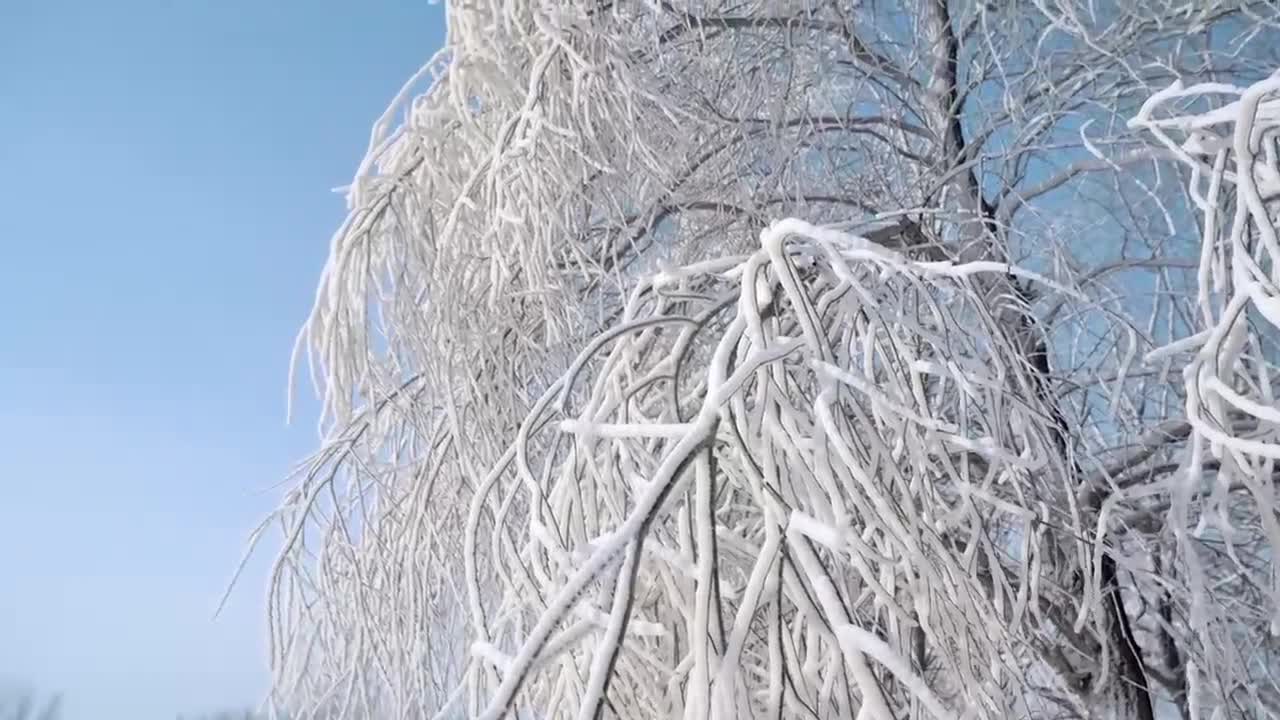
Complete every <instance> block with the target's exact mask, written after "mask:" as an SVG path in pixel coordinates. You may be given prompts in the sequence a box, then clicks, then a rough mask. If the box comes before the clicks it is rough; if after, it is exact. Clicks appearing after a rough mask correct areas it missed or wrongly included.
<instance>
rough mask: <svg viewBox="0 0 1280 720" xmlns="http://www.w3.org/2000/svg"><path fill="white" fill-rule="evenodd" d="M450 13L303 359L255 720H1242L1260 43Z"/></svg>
mask: <svg viewBox="0 0 1280 720" xmlns="http://www.w3.org/2000/svg"><path fill="white" fill-rule="evenodd" d="M448 18H449V35H448V40H447V42H446V47H445V49H444V51H442V53H441V54H439V55H437V56H436V58H434V59H433V60H432V61H431V62H430V63H428V64H427V65H426V66H425V67H424V68H423V70H422V71H421V72H420V73H419V74H418V76H416V77H415V78H414V79H413V80H411V81H410V83H409V84H408V85H406V87H405V89H404V90H403V91H402V92H401V94H400V96H399V97H398V98H397V99H396V101H395V102H394V103H393V104H392V106H391V108H390V109H389V110H388V111H387V113H386V115H384V116H383V118H382V119H381V120H380V121H379V123H378V124H377V125H376V126H375V129H374V133H373V137H372V140H371V143H370V149H369V152H368V155H367V156H366V159H365V161H364V162H363V163H362V165H361V167H360V169H359V171H358V173H357V176H356V178H355V180H354V182H353V184H352V185H351V187H350V189H349V193H348V202H349V206H350V209H351V212H350V215H349V217H348V219H347V221H346V223H345V224H344V225H343V226H342V228H340V230H339V231H338V233H337V234H336V235H335V238H334V243H333V247H332V251H331V255H330V259H329V263H328V265H327V266H326V268H325V271H324V276H323V278H322V280H321V284H320V288H319V291H318V294H317V300H316V306H315V310H314V312H313V314H312V316H311V318H310V319H309V321H308V324H307V326H306V329H305V331H304V333H303V335H302V336H301V337H300V345H299V348H300V350H305V351H306V353H307V354H308V357H309V358H310V360H311V367H312V369H313V371H314V375H315V377H314V379H315V382H316V386H317V390H318V391H319V392H320V393H321V394H322V396H323V397H324V412H323V416H322V420H321V423H322V428H323V431H324V444H323V446H322V449H321V450H320V451H319V453H318V454H317V455H316V456H315V458H314V459H313V460H312V461H311V462H310V463H308V464H307V465H306V466H305V467H304V468H303V469H302V471H301V472H300V474H299V476H298V480H297V483H296V485H295V487H294V489H293V490H292V491H291V492H290V493H289V494H288V496H287V497H286V499H285V502H284V503H283V505H282V507H281V510H280V511H279V513H277V515H276V516H275V518H276V519H277V520H279V522H280V523H281V526H282V527H283V529H284V533H285V543H284V548H283V551H282V553H281V555H280V559H279V561H278V563H277V565H276V568H275V572H274V574H273V584H272V597H271V624H272V662H273V668H274V670H275V673H276V696H277V697H276V699H277V700H278V702H279V703H281V704H282V706H285V707H288V708H289V709H291V710H292V711H294V712H293V714H295V715H297V716H299V717H307V716H308V713H312V712H315V713H321V714H323V715H324V716H326V717H327V716H330V715H332V716H339V717H419V716H421V717H432V716H437V717H445V716H450V714H453V715H457V716H467V717H474V716H479V717H498V716H500V715H502V714H503V713H505V712H514V713H515V714H516V716H518V717H560V716H576V717H583V718H585V717H591V716H599V715H605V716H619V717H654V716H663V717H665V716H674V715H686V716H690V717H704V716H713V717H738V716H743V717H748V716H751V717H756V716H764V715H768V716H770V717H773V716H783V715H785V716H787V717H814V716H817V717H852V716H854V715H855V714H858V713H860V712H862V711H866V712H867V713H868V714H867V715H866V717H875V718H906V717H1048V716H1054V717H1058V716H1061V717H1095V716H1107V715H1117V716H1126V717H1127V716H1133V717H1138V718H1152V717H1155V716H1156V715H1157V714H1160V713H1163V712H1165V711H1169V712H1176V713H1179V714H1180V715H1181V716H1183V717H1187V718H1199V717H1207V716H1210V715H1217V716H1219V717H1271V716H1274V715H1276V714H1277V713H1278V712H1280V693H1278V692H1277V686H1276V684H1275V682H1274V681H1273V680H1272V679H1271V676H1270V668H1271V667H1272V666H1274V665H1276V657H1277V651H1278V650H1280V648H1278V647H1277V642H1276V638H1275V635H1276V630H1275V628H1276V627H1277V626H1278V625H1277V618H1280V616H1278V615H1277V588H1278V587H1280V585H1278V583H1280V576H1278V575H1277V571H1276V566H1275V564H1274V562H1273V557H1274V555H1273V553H1274V551H1275V548H1276V546H1277V544H1278V543H1280V531H1278V530H1277V529H1276V517H1275V513H1276V510H1277V507H1276V502H1275V497H1274V478H1273V460H1274V458H1275V457H1277V453H1278V452H1280V451H1277V450H1276V447H1277V446H1276V444H1275V439H1276V436H1275V429H1276V423H1277V422H1280V416H1277V415H1276V413H1275V410H1274V400H1273V392H1274V391H1273V385H1272V383H1273V382H1274V370H1273V367H1274V363H1275V360H1274V358H1275V355H1276V351H1275V348H1274V347H1273V345H1274V343H1275V341H1276V339H1277V336H1276V333H1275V331H1274V326H1275V325H1276V324H1277V321H1280V311H1278V310H1276V307H1277V306H1276V302H1277V301H1276V300H1275V299H1274V295H1275V293H1276V285H1277V284H1280V277H1277V270H1276V269H1275V266H1274V265H1273V262H1272V261H1273V257H1274V254H1273V249H1275V248H1276V245H1277V243H1276V239H1275V217H1274V213H1275V211H1276V209H1275V205H1274V201H1275V196H1276V195H1277V193H1280V184H1276V183H1274V173H1275V172H1276V168H1277V167H1278V165H1277V147H1276V135H1275V131H1276V128H1277V127H1280V117H1277V115H1280V113H1276V112H1275V111H1274V108H1276V107H1280V105H1277V103H1276V101H1275V100H1273V99H1271V98H1272V95H1271V93H1273V92H1275V84H1276V80H1275V79H1274V77H1273V78H1271V79H1267V77H1266V75H1265V73H1266V70H1265V69H1267V68H1274V67H1277V66H1280V58H1277V57H1275V55H1276V52H1277V49H1278V48H1280V14H1278V12H1277V9H1276V8H1275V7H1274V6H1273V5H1268V4H1266V3H1253V2H1245V1H1227V0H1222V1H1220V2H1204V1H1203V0H1196V1H1195V2H1191V1H1190V0H1187V1H1186V2H1181V1H1180V0H1166V1H1165V2H1160V3H1135V4H1129V3H1125V2H1083V1H1079V0H1052V1H1051V0H1034V1H1031V2H1020V3H990V4H984V3H979V2H958V1H951V0H894V1H888V0H886V1H883V2H880V1H874V2H836V1H831V2H819V1H818V0H804V1H801V0H794V1H783V0H774V1H764V0H757V1H755V2H750V1H748V2H727V1H720V0H705V1H699V2H692V1H688V2H675V1H667V0H659V1H657V2H639V1H638V0H636V1H629V0H615V1H614V2H586V1H585V0H579V1H576V2H554V3H551V2H549V3H531V2H515V1H509V2H500V1H499V0H492V1H486V2H467V3H454V4H450V5H449V7H448ZM1184 77H1185V78H1194V79H1203V80H1205V81H1208V82H1212V83H1216V84H1214V85H1209V86H1198V87H1197V89H1196V90H1194V91H1188V90H1179V89H1178V87H1179V86H1176V85H1175V86H1173V87H1174V89H1173V90H1164V88H1167V87H1169V86H1170V83H1172V82H1173V81H1174V80H1177V79H1180V78H1184ZM1250 83H1258V84H1257V85H1254V86H1253V88H1252V89H1251V90H1248V91H1244V90H1241V89H1240V88H1243V87H1245V86H1248V85H1249V84H1250ZM423 84H426V88H425V89H420V86H422V85H423ZM1233 93H1234V94H1235V95H1238V96H1239V97H1240V99H1239V100H1238V101H1236V102H1235V103H1234V104H1228V105H1223V104H1222V103H1220V102H1218V99H1219V98H1220V97H1222V96H1224V95H1226V96H1230V95H1231V94H1233ZM1219 105H1223V106H1222V107H1219ZM402 111H403V113H404V114H403V118H402V119H399V120H398V118H399V117H400V116H399V115H398V113H401V112H402ZM1131 120H1132V122H1131ZM397 123H398V124H397ZM1184 136H1185V137H1184ZM1224 138H1231V140H1230V141H1228V140H1226V139H1224ZM1268 173H1272V174H1268ZM1184 188H1185V189H1187V190H1190V192H1185V191H1184ZM1228 216H1230V217H1231V218H1232V220H1231V222H1230V223H1228V222H1227V221H1226V218H1227V217H1228ZM784 218H800V219H784ZM1275 252H1280V249H1275Z"/></svg>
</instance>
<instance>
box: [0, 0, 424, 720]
mask: <svg viewBox="0 0 1280 720" xmlns="http://www.w3.org/2000/svg"><path fill="white" fill-rule="evenodd" d="M443 34H444V26H443V15H442V10H441V7H440V6H438V5H428V4H427V2H425V0H400V1H398V2H397V1H396V0H377V1H365V2H359V3H355V2H334V1H329V0H323V1H316V0H310V1H304V0H230V1H227V0H219V1H216V2H215V1H214V0H204V1H197V0H187V1H185V2H178V1H171V2H163V1H161V0H117V1H115V2H101V1H100V0H74V1H66V0H0V250H2V253H0V491H2V492H0V683H4V682H6V681H8V682H14V681H18V682H23V683H29V684H31V685H32V686H34V687H36V688H38V689H40V690H42V691H44V692H47V693H52V692H55V691H61V692H63V693H64V694H65V705H64V708H65V711H66V712H65V713H64V717H65V718H66V719H67V720H81V719H83V720H89V719H90V718H92V719H93V720H113V719H115V718H119V719H121V720H124V719H125V718H128V719H129V720H147V719H149V718H173V717H175V716H176V715H177V713H179V712H187V713H198V712H206V711H213V710H217V709H220V708H224V707H233V706H237V705H240V706H243V705H244V704H247V703H250V702H253V701H255V700H256V699H258V698H259V697H260V695H261V693H262V692H264V691H265V687H266V670H265V660H264V643H263V638H264V628H263V622H262V598H263V597H264V593H263V587H264V582H265V581H264V571H265V568H266V566H267V561H268V560H269V558H268V557H266V556H265V555H264V556H263V557H261V558H259V560H258V561H257V562H255V563H254V564H253V565H252V566H251V567H250V570H249V574H248V576H247V577H245V578H244V581H243V583H242V585H241V586H240V588H239V589H238V590H237V592H236V593H235V595H234V596H233V597H232V601H231V604H230V606H229V608H228V610H227V611H226V612H225V613H224V615H223V617H222V618H221V619H220V620H218V621H217V622H216V623H215V622H213V621H212V619H211V616H212V610H213V608H214V606H215V604H216V601H217V598H218V596H219V594H220V592H221V590H222V589H223V587H224V586H225V583H226V582H227V580H228V579H229V578H230V575H231V573H232V571H233V570H234V568H235V565H236V562H237V561H238V559H239V555H240V552H241V549H242V546H243V542H244V540H245V537H246V535H247V532H248V531H249V530H250V529H251V528H252V527H253V526H254V524H255V523H256V522H257V521H258V520H259V519H260V518H261V517H262V516H263V515H264V514H265V513H266V512H268V511H269V510H270V509H271V508H272V506H273V504H274V500H275V498H276V497H277V492H276V491H275V490H273V489H271V486H272V485H273V484H274V483H275V482H276V481H278V480H279V479H280V478H281V477H282V476H283V475H284V474H285V472H286V471H287V469H288V468H289V467H290V465H291V464H292V463H293V462H295V461H297V460H299V459H301V457H302V456H303V455H304V454H305V453H306V452H307V451H309V450H310V449H311V448H312V447H313V446H314V444H315V441H316V437H315V434H314V423H313V422H312V421H313V419H314V415H306V414H304V415H302V416H301V417H300V418H299V419H298V420H297V421H296V422H295V426H294V427H292V428H286V427H285V425H284V399H285V383H286V371H287V365H288V358H289V350H290V346H291V343H292V340H293V335H294V333H295V331H296V330H297V328H298V326H299V324H300V323H301V321H302V320H303V319H304V317H305V314H306V311H307V309H308V307H309V303H310V299H311V296H312V293H313V291H314V287H315V282H316V280H317V278H318V274H319V270H320V268H321V265H322V264H323V262H324V258H325V254H326V250H327V247H328V241H329V237H330V234H331V232H332V231H333V230H334V229H335V228H336V227H337V224H338V222H339V221H340V219H341V216H342V214H343V209H344V208H343V201H342V198H341V196H339V195H335V194H332V193H330V192H329V188H332V187H334V186H337V185H342V184H345V183H346V182H347V181H348V180H349V179H350V177H351V173H352V171H353V170H354V169H355V165H356V163H357V161H358V160H359V158H360V156H361V154H362V153H363V150H364V146H365V143H366V142H367V139H368V128H369V126H370V125H371V124H372V122H373V121H374V120H375V119H376V118H377V116H378V115H379V113H381V111H382V110H383V108H384V107H385V104H386V102H387V101H388V100H390V99H391V97H392V96H393V95H394V93H395V92H396V90H398V89H399V87H400V85H401V83H402V82H403V81H404V80H406V79H407V78H408V77H409V75H410V74H411V73H412V72H413V71H414V70H415V69H416V68H417V67H418V66H419V65H420V64H421V63H423V62H425V61H426V59H427V58H429V57H430V55H431V54H432V53H433V52H434V51H435V50H436V48H438V47H439V46H440V44H441V42H442V40H443ZM304 409H306V410H310V409H311V408H310V407H308V408H304Z"/></svg>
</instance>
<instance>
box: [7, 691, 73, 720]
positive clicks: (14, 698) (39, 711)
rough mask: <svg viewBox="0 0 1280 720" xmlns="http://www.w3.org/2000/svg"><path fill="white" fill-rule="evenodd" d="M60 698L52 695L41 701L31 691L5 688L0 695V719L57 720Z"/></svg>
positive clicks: (59, 711)
mask: <svg viewBox="0 0 1280 720" xmlns="http://www.w3.org/2000/svg"><path fill="white" fill-rule="evenodd" d="M61 709H62V696H61V695H53V696H51V697H50V698H48V699H47V700H45V701H41V700H39V698H38V695H37V694H36V693H35V692H32V691H31V690H28V689H24V688H17V687H5V688H4V692H3V693H0V718H3V719H4V720H58V717H59V716H60V715H61Z"/></svg>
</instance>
